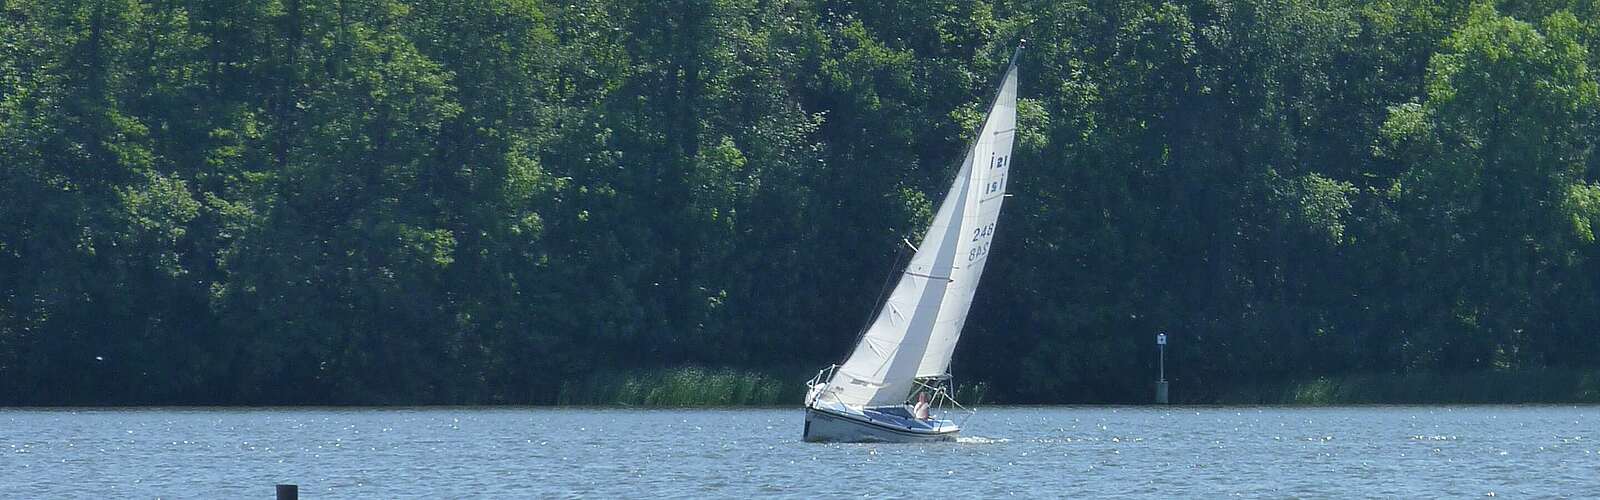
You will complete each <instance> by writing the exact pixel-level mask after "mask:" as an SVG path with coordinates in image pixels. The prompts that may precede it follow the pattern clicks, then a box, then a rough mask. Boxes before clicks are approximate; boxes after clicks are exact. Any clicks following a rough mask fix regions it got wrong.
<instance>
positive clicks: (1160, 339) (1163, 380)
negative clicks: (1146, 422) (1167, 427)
mask: <svg viewBox="0 0 1600 500" xmlns="http://www.w3.org/2000/svg"><path fill="white" fill-rule="evenodd" d="M1156 352H1157V353H1159V355H1160V356H1161V362H1160V366H1161V368H1160V370H1161V374H1160V376H1159V378H1157V379H1156V404H1158V405H1164V404H1167V334H1165V333H1157V334H1156Z"/></svg>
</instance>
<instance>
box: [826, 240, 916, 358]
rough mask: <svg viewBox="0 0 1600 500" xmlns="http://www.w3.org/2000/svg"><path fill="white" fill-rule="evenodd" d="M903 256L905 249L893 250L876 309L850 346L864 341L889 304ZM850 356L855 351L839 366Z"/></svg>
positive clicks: (880, 288)
mask: <svg viewBox="0 0 1600 500" xmlns="http://www.w3.org/2000/svg"><path fill="white" fill-rule="evenodd" d="M900 239H901V240H906V238H904V237H902V238H900ZM906 243H908V244H909V243H910V241H909V240H906ZM913 251H915V247H913ZM905 255H906V251H905V249H903V248H898V247H897V248H896V249H895V252H894V265H892V266H889V274H888V275H887V276H884V277H883V286H882V287H879V289H878V299H877V301H876V303H877V307H873V308H872V312H871V313H869V314H868V316H867V321H865V322H864V323H863V325H862V326H861V331H858V332H856V340H855V342H853V343H852V345H859V344H861V339H864V338H866V337H867V330H870V329H872V320H874V319H877V317H878V315H879V314H883V308H884V306H887V305H888V304H889V286H890V285H891V284H892V283H894V281H895V278H896V277H898V276H900V273H898V272H896V271H898V270H900V269H901V267H900V263H901V262H902V261H904V259H905ZM851 354H855V350H854V349H852V350H851V351H850V352H849V354H845V356H844V359H843V360H841V361H839V364H840V365H843V364H844V363H845V362H846V361H849V360H850V355H851Z"/></svg>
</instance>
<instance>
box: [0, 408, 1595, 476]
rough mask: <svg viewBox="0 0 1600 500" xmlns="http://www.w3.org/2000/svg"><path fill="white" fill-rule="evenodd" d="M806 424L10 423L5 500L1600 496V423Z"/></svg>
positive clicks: (687, 415) (489, 414) (979, 418)
mask: <svg viewBox="0 0 1600 500" xmlns="http://www.w3.org/2000/svg"><path fill="white" fill-rule="evenodd" d="M801 425H802V416H801V410H799V409H797V408H784V409H727V410H701V409H689V410H630V409H549V408H411V409H371V408H360V409H342V408H340V409H300V408H289V409H284V408H267V409H106V410H81V409H80V410H33V409H26V410H19V409H11V410H5V409H0V498H61V497H91V498H156V497H161V498H271V497H272V496H273V485H275V484H278V483H293V484H298V485H300V491H301V495H302V496H303V497H306V498H334V497H360V498H389V497H406V496H420V495H427V496H432V497H441V498H456V497H479V496H490V497H529V496H533V497H549V496H557V497H573V496H576V497H642V496H652V497H655V496H666V497H708V496H711V497H744V496H751V495H761V496H793V497H812V496H872V497H904V496H920V497H936V498H942V497H968V496H980V497H997V496H1022V497H1041V496H1071V497H1086V496H1092V497H1109V496H1129V497H1173V496H1178V497H1199V496H1205V497H1212V496H1220V495H1232V496H1244V497H1325V496H1365V497H1419V496H1426V497H1438V496H1445V497H1458V498H1459V497H1485V496H1496V497H1510V498H1527V497H1593V496H1595V495H1600V407H1559V406H1466V407H1442V406H1363V407H1336V408H1277V407H1165V408H1160V407H1009V408H994V407H990V408H984V409H982V410H981V411H980V412H979V413H978V414H977V415H976V416H974V417H972V418H971V419H970V420H969V421H968V422H967V427H966V431H964V434H965V436H966V437H964V438H962V440H961V441H960V442H955V443H939V444H921V445H888V444H828V445H821V444H807V443H802V442H800V441H799V437H800V430H801Z"/></svg>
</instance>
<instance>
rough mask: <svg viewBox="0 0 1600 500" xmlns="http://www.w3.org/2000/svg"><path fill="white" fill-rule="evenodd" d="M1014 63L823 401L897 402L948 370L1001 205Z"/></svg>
mask: <svg viewBox="0 0 1600 500" xmlns="http://www.w3.org/2000/svg"><path fill="white" fill-rule="evenodd" d="M1018 53H1020V49H1019V50H1018ZM1016 63H1017V60H1016V57H1015V56H1013V57H1012V59H1011V64H1010V65H1009V67H1007V68H1006V73H1005V76H1004V77H1003V78H1002V80H1001V83H1000V89H999V91H998V92H997V93H996V95H995V99H994V102H993V103H992V104H990V107H989V112H988V114H987V115H986V118H985V119H984V123H983V126H982V127H980V128H979V129H978V135H977V137H976V138H974V140H973V142H972V145H971V147H970V148H969V149H968V150H967V156H966V159H965V160H964V161H962V162H961V169H960V170H959V171H957V173H956V177H955V180H954V181H953V182H951V185H950V191H949V192H948V193H946V194H945V197H944V200H943V201H942V202H940V204H939V210H938V211H937V212H935V213H934V217H933V223H932V224H930V225H929V227H928V231H927V233H925V234H924V235H923V237H922V242H921V244H920V246H919V247H918V248H917V252H916V255H914V256H912V258H911V262H910V263H909V264H907V266H906V269H905V272H904V273H903V274H902V275H901V276H900V281H899V283H897V284H896V285H895V287H894V290H893V291H892V292H890V294H889V298H888V300H887V301H885V303H884V305H883V307H882V308H881V309H880V310H879V311H878V316H877V317H876V318H874V319H873V321H872V323H871V325H870V326H869V327H868V328H867V332H866V334H864V335H863V336H862V338H861V342H860V343H858V344H856V348H855V351H854V352H852V353H851V354H850V358H849V359H848V360H846V361H845V362H844V364H843V365H841V366H840V367H839V370H838V371H837V372H835V374H834V376H833V379H832V380H830V381H829V384H828V388H827V393H826V396H827V397H830V398H833V399H837V400H838V401H839V402H841V403H844V404H846V405H850V406H856V407H874V406H888V405H898V404H903V403H905V401H906V398H907V397H908V395H909V394H910V393H911V390H912V389H913V388H914V381H915V379H916V378H918V377H936V376H942V375H944V374H945V373H946V371H947V370H948V369H949V367H950V356H951V354H952V353H953V352H954V351H955V347H956V341H957V340H958V339H959V338H960V336H961V327H962V325H963V324H965V323H966V319H967V311H968V310H969V309H970V308H971V306H972V297H973V293H974V292H976V291H977V287H978V278H979V277H980V276H981V275H982V274H983V265H984V262H986V261H987V260H988V255H989V244H990V242H991V241H992V240H993V237H994V231H995V222H996V221H997V220H998V218H999V216H1000V205H1001V204H1002V203H1003V202H1004V200H1005V196H1004V195H1005V189H1006V174H1007V172H1009V171H1010V166H1011V165H1010V163H1011V162H1010V160H1011V143H1012V139H1013V136H1014V134H1015V129H1016V116H1017V113H1016V110H1017V64H1016Z"/></svg>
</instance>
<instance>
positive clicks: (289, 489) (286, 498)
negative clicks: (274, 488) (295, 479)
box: [278, 484, 300, 500]
mask: <svg viewBox="0 0 1600 500" xmlns="http://www.w3.org/2000/svg"><path fill="white" fill-rule="evenodd" d="M278 500H300V487H299V486H297V485H293V484H280V485H278Z"/></svg>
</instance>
